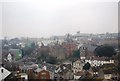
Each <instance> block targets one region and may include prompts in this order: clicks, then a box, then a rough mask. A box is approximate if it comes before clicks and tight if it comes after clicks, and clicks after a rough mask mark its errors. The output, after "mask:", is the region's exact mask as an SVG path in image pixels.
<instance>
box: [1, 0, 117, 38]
mask: <svg viewBox="0 0 120 81" xmlns="http://www.w3.org/2000/svg"><path fill="white" fill-rule="evenodd" d="M0 5H1V3H0ZM1 9H2V10H1ZM0 11H2V14H1V13H0V16H2V19H0V21H2V36H3V37H4V36H7V37H50V36H53V35H65V34H66V33H70V34H75V33H76V32H77V31H80V32H82V33H105V32H118V3H117V2H108V1H107V2H102V1H101V2H97V1H95V2H92V1H91V2H87V1H85V2H83V1H80V0H41V1H30V2H28V1H26V2H4V3H2V5H1V6H0Z"/></svg>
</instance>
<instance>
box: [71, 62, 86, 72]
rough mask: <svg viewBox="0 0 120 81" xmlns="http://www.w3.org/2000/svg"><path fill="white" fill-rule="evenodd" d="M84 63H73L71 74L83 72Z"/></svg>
mask: <svg viewBox="0 0 120 81" xmlns="http://www.w3.org/2000/svg"><path fill="white" fill-rule="evenodd" d="M83 66H84V62H82V61H81V60H77V61H75V62H74V63H73V73H76V72H80V71H82V70H83Z"/></svg>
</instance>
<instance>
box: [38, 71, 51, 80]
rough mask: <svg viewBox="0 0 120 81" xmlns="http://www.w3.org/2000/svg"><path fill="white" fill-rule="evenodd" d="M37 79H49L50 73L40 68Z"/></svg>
mask: <svg viewBox="0 0 120 81" xmlns="http://www.w3.org/2000/svg"><path fill="white" fill-rule="evenodd" d="M37 79H39V80H41V79H50V73H49V71H47V70H41V71H40V72H39V73H38V76H37Z"/></svg>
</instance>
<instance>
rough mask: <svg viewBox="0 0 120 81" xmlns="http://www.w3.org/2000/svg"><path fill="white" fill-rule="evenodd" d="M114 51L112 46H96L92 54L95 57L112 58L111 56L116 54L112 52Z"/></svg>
mask: <svg viewBox="0 0 120 81" xmlns="http://www.w3.org/2000/svg"><path fill="white" fill-rule="evenodd" d="M114 50H115V49H114V48H113V47H112V46H109V45H101V46H98V47H97V48H96V49H95V50H94V52H95V54H96V55H97V56H100V57H102V56H105V57H112V56H113V55H115V54H116V52H115V51H114Z"/></svg>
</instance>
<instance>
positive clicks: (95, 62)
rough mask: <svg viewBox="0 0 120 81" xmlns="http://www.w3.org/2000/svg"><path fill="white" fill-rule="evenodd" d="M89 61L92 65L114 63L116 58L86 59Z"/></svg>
mask: <svg viewBox="0 0 120 81" xmlns="http://www.w3.org/2000/svg"><path fill="white" fill-rule="evenodd" d="M87 62H89V63H90V65H91V66H101V65H103V64H111V63H112V64H114V60H108V61H106V60H96V59H93V60H88V59H86V60H85V63H87Z"/></svg>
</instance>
